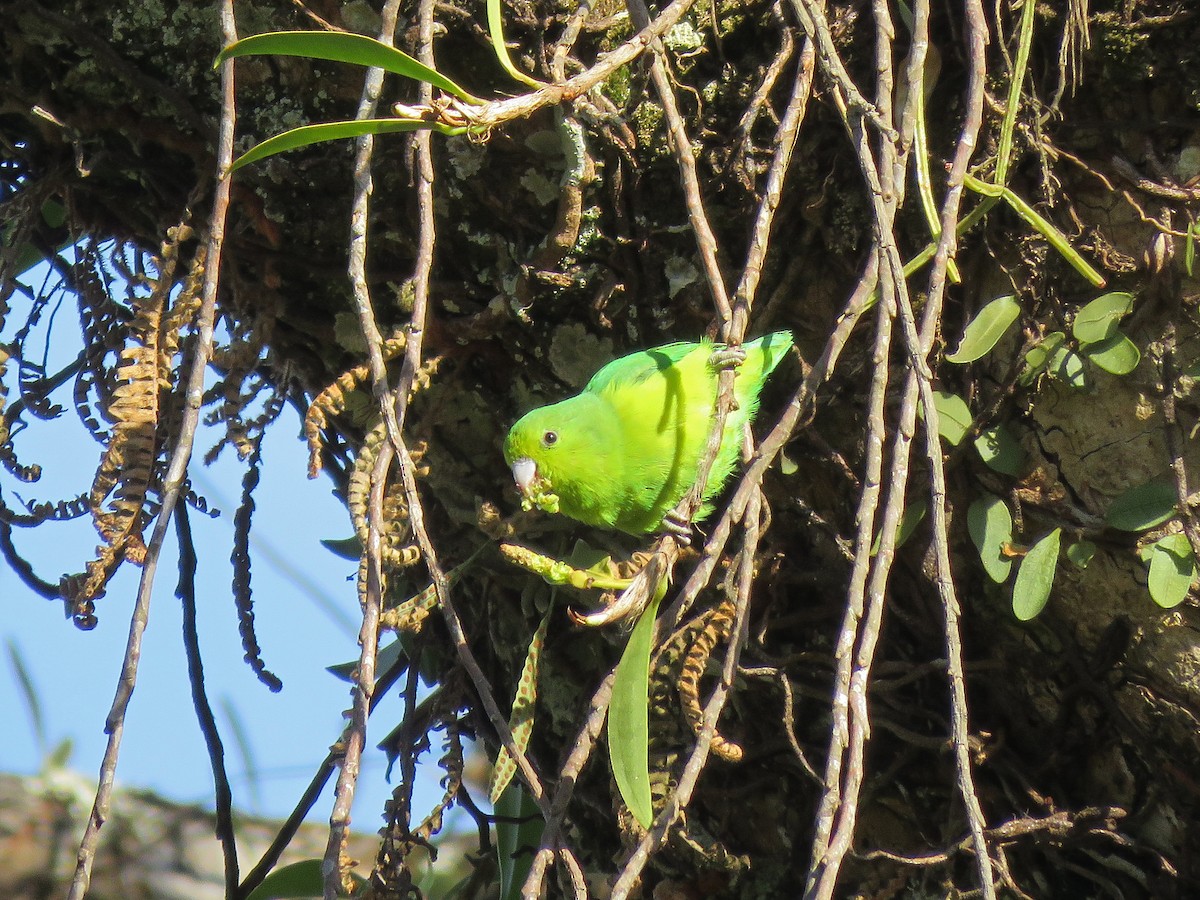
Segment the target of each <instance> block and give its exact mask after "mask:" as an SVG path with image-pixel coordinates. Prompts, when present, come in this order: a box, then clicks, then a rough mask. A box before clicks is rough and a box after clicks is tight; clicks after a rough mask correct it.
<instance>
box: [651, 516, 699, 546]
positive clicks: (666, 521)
mask: <svg viewBox="0 0 1200 900" xmlns="http://www.w3.org/2000/svg"><path fill="white" fill-rule="evenodd" d="M659 529H660V530H661V531H662V532H663V533H664V534H669V535H671V536H672V537H673V538H675V539H676V540H677V541H679V543H681V544H683V545H684V546H687V545H688V544H690V543H691V542H692V524H691V522H688V521H686V520H684V519H683V518H681V517H680V516H679V514H678V513H676V512H675V511H674V510H671V511H670V512H668V513H667V514H666V515H664V516H663V520H662V523H661V524H660V525H659Z"/></svg>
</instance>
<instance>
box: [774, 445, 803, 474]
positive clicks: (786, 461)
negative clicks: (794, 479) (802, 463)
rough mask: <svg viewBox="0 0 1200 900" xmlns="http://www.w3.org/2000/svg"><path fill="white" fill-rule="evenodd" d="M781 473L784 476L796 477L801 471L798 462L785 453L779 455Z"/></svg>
mask: <svg viewBox="0 0 1200 900" xmlns="http://www.w3.org/2000/svg"><path fill="white" fill-rule="evenodd" d="M779 471H780V472H781V473H782V474H784V475H795V474H796V473H797V472H799V471H800V467H799V466H798V465H796V461H795V460H794V459H792V458H791V457H790V456H788V455H787V454H786V453H784V452H782V451H781V452H780V454H779Z"/></svg>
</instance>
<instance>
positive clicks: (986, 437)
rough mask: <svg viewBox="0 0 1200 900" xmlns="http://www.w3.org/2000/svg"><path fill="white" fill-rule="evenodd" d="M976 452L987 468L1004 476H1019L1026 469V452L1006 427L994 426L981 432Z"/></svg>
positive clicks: (976, 443) (976, 444)
mask: <svg viewBox="0 0 1200 900" xmlns="http://www.w3.org/2000/svg"><path fill="white" fill-rule="evenodd" d="M975 450H976V451H977V452H978V453H979V458H980V459H982V460H983V462H984V464H985V465H987V467H988V468H989V469H991V470H993V471H995V472H999V473H1001V474H1002V475H1012V476H1014V477H1015V476H1019V475H1020V474H1021V473H1022V471H1024V468H1025V451H1024V449H1022V447H1021V444H1020V442H1019V441H1018V440H1017V439H1016V438H1015V437H1013V434H1012V432H1011V431H1009V430H1008V429H1007V428H1006V427H1004V425H993V426H992V427H991V428H985V429H983V431H981V432H979V437H977V438H975Z"/></svg>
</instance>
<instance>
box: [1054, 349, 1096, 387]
mask: <svg viewBox="0 0 1200 900" xmlns="http://www.w3.org/2000/svg"><path fill="white" fill-rule="evenodd" d="M1046 371H1047V372H1049V373H1050V374H1051V375H1052V376H1053V377H1055V378H1057V379H1058V380H1059V381H1061V382H1063V383H1065V384H1066V385H1068V386H1070V387H1073V388H1084V387H1087V378H1086V376H1085V375H1084V369H1083V358H1082V357H1081V356H1080V355H1079V354H1078V353H1076V352H1075V351H1074V350H1069V349H1067V348H1066V347H1059V348H1058V349H1057V350H1055V351H1054V352H1053V353H1051V354H1050V359H1049V361H1048V362H1047V363H1046Z"/></svg>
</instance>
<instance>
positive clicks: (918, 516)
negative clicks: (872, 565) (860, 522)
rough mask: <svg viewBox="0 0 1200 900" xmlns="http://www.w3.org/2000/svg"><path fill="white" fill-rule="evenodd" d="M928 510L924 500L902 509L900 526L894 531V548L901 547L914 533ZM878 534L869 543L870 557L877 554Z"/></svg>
mask: <svg viewBox="0 0 1200 900" xmlns="http://www.w3.org/2000/svg"><path fill="white" fill-rule="evenodd" d="M928 509H929V504H928V503H926V502H925V501H924V500H918V501H917V502H916V503H910V504H909V505H908V506H906V507H904V512H902V513H901V514H900V525H899V527H898V528H897V529H896V546H897V547H903V546H904V542H905V541H907V540H908V539H909V538H910V537H912V533H913V532H914V531H916V529H917V526H918V525H920V524H921V520H922V519H924V518H925V513H926V512H927V511H928ZM880 536H881V534H880V532H875V540H874V541H873V542H872V543H871V555H872V556H874V555H875V554H877V553H878V552H879V538H880Z"/></svg>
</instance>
